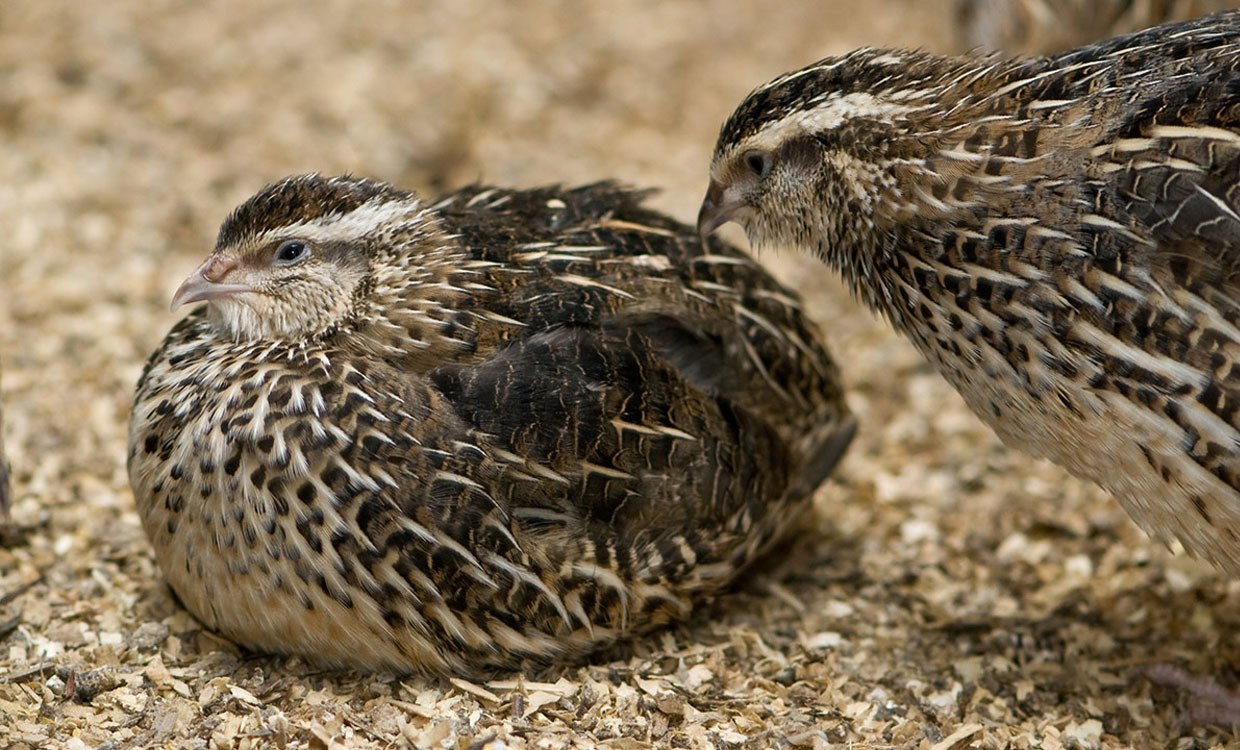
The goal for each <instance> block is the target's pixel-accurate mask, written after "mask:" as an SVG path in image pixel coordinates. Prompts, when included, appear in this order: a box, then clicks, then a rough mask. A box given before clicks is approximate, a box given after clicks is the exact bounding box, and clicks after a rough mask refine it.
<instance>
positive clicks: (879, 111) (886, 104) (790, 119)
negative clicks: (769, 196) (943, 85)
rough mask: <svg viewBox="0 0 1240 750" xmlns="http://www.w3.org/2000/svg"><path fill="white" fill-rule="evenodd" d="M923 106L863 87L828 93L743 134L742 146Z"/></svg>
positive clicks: (770, 143)
mask: <svg viewBox="0 0 1240 750" xmlns="http://www.w3.org/2000/svg"><path fill="white" fill-rule="evenodd" d="M927 106H929V105H919V106H913V105H909V104H901V103H898V102H894V101H891V100H890V99H884V98H879V97H877V96H875V95H873V94H869V93H866V92H863V91H854V92H852V93H849V94H832V95H830V96H828V97H827V98H826V99H825V100H824V101H823V102H822V103H821V104H819V105H817V106H815V107H812V108H810V109H802V110H797V111H795V112H789V113H788V114H787V115H784V116H783V117H781V118H780V119H778V120H773V121H771V122H770V123H768V124H767V125H766V126H764V127H763V128H762V129H761V130H759V131H758V132H757V133H755V134H753V135H752V136H750V137H749V138H746V139H745V140H744V141H743V145H742V148H743V149H744V150H749V149H762V150H766V151H771V150H774V149H776V148H778V147H779V145H780V144H781V143H783V142H784V141H786V140H788V139H789V138H791V137H796V136H798V135H803V134H805V133H812V132H816V131H820V130H831V129H833V128H838V127H839V126H840V125H842V124H844V122H846V121H848V120H853V119H857V118H870V119H875V120H880V121H883V122H895V120H896V119H898V118H899V117H902V116H904V115H907V114H910V113H912V112H916V111H918V110H921V109H924V108H925V107H927Z"/></svg>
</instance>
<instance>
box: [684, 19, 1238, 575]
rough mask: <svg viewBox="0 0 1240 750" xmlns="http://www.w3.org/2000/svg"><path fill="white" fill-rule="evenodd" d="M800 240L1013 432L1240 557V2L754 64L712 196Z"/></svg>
mask: <svg viewBox="0 0 1240 750" xmlns="http://www.w3.org/2000/svg"><path fill="white" fill-rule="evenodd" d="M725 221H736V222H739V223H740V224H741V225H742V226H743V227H744V228H745V230H746V232H747V233H748V236H749V238H750V241H751V242H752V243H754V244H755V245H759V246H761V245H789V246H795V247H799V248H802V249H804V250H806V251H808V252H810V253H814V254H816V255H817V256H818V257H820V258H821V259H823V260H824V261H826V262H827V263H828V264H830V265H831V266H833V267H834V268H835V269H837V270H838V271H839V272H840V273H841V274H842V276H843V277H844V279H845V280H846V282H847V283H848V284H849V285H850V286H851V287H852V289H853V290H854V292H855V293H856V294H857V295H858V296H859V297H860V298H861V299H863V300H864V301H865V302H866V303H867V304H868V305H869V306H870V307H871V308H873V309H874V310H877V311H878V312H879V313H881V314H882V315H883V316H885V317H886V318H887V319H888V320H889V321H890V322H891V323H892V324H893V325H894V326H895V328H896V329H898V330H899V331H900V332H901V333H902V334H904V335H905V336H907V337H908V338H909V339H910V340H911V341H912V342H913V343H914V344H915V345H916V346H917V347H918V349H919V350H920V351H921V352H922V354H924V355H925V356H926V357H927V358H928V359H929V360H930V361H931V362H932V363H933V364H934V365H935V366H936V367H937V369H938V370H939V371H940V372H941V373H942V374H943V375H944V376H946V377H947V379H948V380H949V381H950V382H951V383H952V385H953V386H954V387H955V388H956V389H957V390H958V391H959V392H960V393H961V395H962V396H963V397H964V400H965V401H966V402H967V403H968V405H969V406H970V407H971V408H972V410H973V411H974V412H975V413H977V414H978V415H979V416H980V417H981V419H982V420H984V421H985V422H986V423H987V424H989V425H990V426H991V427H992V428H993V429H994V430H995V431H996V432H997V433H998V434H999V436H1000V437H1001V438H1002V439H1003V440H1004V442H1005V443H1007V444H1008V445H1010V446H1013V447H1015V448H1019V449H1023V450H1025V451H1028V452H1030V453H1032V454H1034V455H1037V456H1043V457H1046V458H1049V459H1051V460H1052V461H1055V462H1056V463H1058V464H1060V465H1062V466H1064V467H1066V468H1067V469H1068V470H1069V471H1071V472H1072V473H1074V474H1076V475H1078V476H1080V477H1084V478H1086V479H1090V480H1093V481H1094V482H1097V483H1098V484H1100V485H1102V486H1103V487H1105V488H1106V489H1108V490H1109V491H1110V492H1111V493H1113V494H1114V495H1115V496H1116V497H1117V498H1118V499H1119V501H1120V502H1121V503H1122V504H1123V505H1124V507H1125V508H1126V509H1127V510H1128V512H1129V513H1130V514H1131V515H1132V517H1133V518H1134V519H1136V521H1137V523H1138V524H1140V525H1141V526H1142V527H1143V528H1144V529H1145V530H1146V531H1148V532H1149V533H1151V534H1152V535H1154V536H1155V537H1157V538H1159V539H1162V540H1170V539H1171V538H1173V537H1174V538H1176V539H1179V540H1180V541H1181V542H1182V543H1183V544H1184V546H1185V547H1186V548H1187V549H1188V550H1190V551H1191V552H1193V553H1195V554H1197V555H1200V556H1204V557H1206V558H1208V559H1210V560H1212V561H1213V562H1215V563H1217V564H1218V565H1221V566H1223V567H1224V568H1226V569H1227V570H1228V571H1230V572H1231V573H1233V574H1234V573H1240V13H1237V12H1231V13H1223V14H1219V15H1215V16H1211V17H1207V18H1204V19H1200V20H1198V21H1193V22H1187V23H1182V24H1173V25H1167V26H1161V27H1156V28H1152V29H1149V30H1146V31H1143V32H1140V33H1137V34H1133V35H1130V36H1125V37H1119V38H1116V39H1113V40H1110V41H1107V42H1103V43H1099V44H1096V45H1092V46H1088V47H1083V48H1080V49H1077V50H1074V51H1072V52H1068V53H1065V54H1062V55H1059V56H1056V57H1049V58H1039V59H1032V60H1002V59H997V58H990V57H939V56H935V55H930V54H926V53H922V52H908V51H896V50H877V49H862V50H858V51H856V52H853V53H851V54H847V55H844V56H842V57H837V58H831V59H826V60H822V61H820V62H817V63H814V64H813V65H810V66H809V67H806V68H804V69H802V70H798V71H796V72H792V73H788V74H786V75H783V76H780V77H779V78H776V79H774V80H773V81H771V82H769V83H767V84H765V85H762V86H760V87H758V88H757V89H755V90H754V91H753V92H752V93H751V94H750V95H749V96H748V98H746V99H745V100H744V102H743V103H741V105H740V106H739V107H738V108H737V109H736V111H735V112H734V113H733V114H732V115H731V116H730V117H729V119H728V120H727V121H726V122H725V124H724V125H723V127H722V130H721V132H720V135H719V140H718V144H717V146H716V148H715V153H714V158H713V163H712V165H711V181H710V188H709V191H708V193H707V195H706V199H705V201H704V203H703V206H702V210H701V214H700V217H699V229H700V230H701V231H703V232H709V231H710V230H712V229H714V228H715V227H716V226H718V225H720V224H721V223H723V222H725Z"/></svg>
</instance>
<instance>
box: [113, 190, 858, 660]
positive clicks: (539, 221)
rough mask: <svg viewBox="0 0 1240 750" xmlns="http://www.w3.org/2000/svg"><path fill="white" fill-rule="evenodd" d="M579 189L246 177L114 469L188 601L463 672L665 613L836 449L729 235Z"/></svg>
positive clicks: (238, 628) (831, 417)
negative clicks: (439, 190)
mask: <svg viewBox="0 0 1240 750" xmlns="http://www.w3.org/2000/svg"><path fill="white" fill-rule="evenodd" d="M642 197H643V194H642V193H639V192H632V191H628V190H624V189H621V188H618V187H616V186H614V185H612V184H608V183H600V184H595V185H590V186H586V187H581V188H577V189H571V190H567V189H560V188H545V189H534V190H505V189H498V188H483V187H474V188H468V189H464V190H461V191H459V192H455V193H452V194H449V195H447V196H444V197H442V198H440V199H439V200H437V201H435V202H427V201H423V200H422V199H420V198H419V197H418V196H416V195H415V194H412V193H409V192H406V191H403V190H399V189H397V188H395V187H392V186H390V185H387V184H384V183H381V182H375V181H370V180H363V179H354V178H349V177H338V178H330V179H329V178H324V177H320V176H316V175H310V176H301V177H292V178H289V179H286V180H284V181H282V182H279V183H276V184H274V185H272V186H269V187H267V188H266V189H264V190H263V191H261V192H260V193H258V194H257V195H256V196H254V197H253V198H251V199H250V200H248V201H246V202H245V203H244V204H243V205H242V206H241V207H239V208H238V209H237V210H236V211H235V212H234V213H233V214H232V215H231V216H230V217H229V218H228V219H227V220H226V221H225V223H224V225H223V227H222V229H221V230H220V234H219V239H218V244H217V246H216V249H215V251H214V252H213V253H211V255H210V256H209V257H208V258H207V259H206V261H205V262H204V263H203V264H202V265H201V267H199V268H198V270H196V271H195V272H194V273H193V274H192V275H191V276H190V277H189V278H188V279H186V281H185V283H183V284H182V285H181V287H180V289H179V290H178V291H177V293H176V296H175V298H174V300H173V305H174V307H175V306H178V305H182V304H187V303H191V302H200V301H205V302H207V303H208V304H207V305H205V306H204V307H201V308H199V309H197V310H195V311H194V312H192V313H191V314H190V315H189V316H187V317H186V318H184V319H183V320H182V321H181V322H180V323H178V324H177V325H176V326H175V327H174V328H173V329H172V331H171V333H170V334H169V335H168V337H167V339H166V340H165V341H164V343H163V345H162V346H160V347H159V349H158V350H157V351H156V352H155V353H154V355H153V356H152V357H151V359H150V361H149V363H148V365H147V367H146V369H145V372H144V373H143V375H142V379H141V381H140V383H139V385H138V390H137V395H136V399H135V403H134V409H133V415H132V421H131V425H130V453H129V472H130V480H131V483H132V485H133V489H134V495H135V498H136V501H137V505H138V509H139V511H140V514H141V517H142V519H143V523H144V524H145V528H146V531H147V533H148V535H149V537H150V540H151V542H152V544H153V546H154V548H155V552H156V556H157V558H158V560H159V563H160V565H161V566H162V568H163V570H164V573H165V575H166V576H167V580H168V582H169V583H170V584H171V586H172V588H173V589H174V590H175V592H176V593H177V594H178V595H179V597H180V599H181V601H182V602H184V604H185V606H186V607H187V608H188V609H189V610H190V611H191V612H192V613H193V614H195V615H196V616H197V617H198V618H199V619H200V620H201V621H202V622H203V623H204V624H206V625H207V626H209V627H211V628H214V629H216V630H218V631H219V632H221V633H222V634H224V635H226V636H227V637H229V638H231V639H233V640H235V641H237V642H238V643H241V644H244V645H245V646H248V647H251V648H253V649H257V650H261V651H268V652H282V653H292V654H301V655H304V656H306V657H309V658H311V659H313V660H315V661H317V662H320V663H325V664H328V665H342V666H351V667H356V668H363V669H390V670H396V671H409V670H417V671H426V672H447V673H453V674H464V675H485V674H490V673H492V672H493V671H496V670H511V669H520V668H526V667H529V668H535V669H536V668H539V667H542V666H545V665H549V664H553V663H558V662H564V661H569V660H576V659H579V658H580V657H581V656H583V655H584V654H586V653H588V652H589V651H590V650H592V649H595V648H598V647H600V646H604V645H607V644H609V643H612V642H614V641H615V640H616V639H619V638H623V637H626V636H630V635H633V634H637V633H640V632H642V631H645V630H648V629H650V628H652V627H655V626H658V625H660V624H663V623H666V622H668V621H670V620H673V619H675V618H679V617H682V616H683V615H685V614H686V612H688V611H689V608H690V606H691V604H692V603H693V602H694V601H695V600H697V599H699V598H701V597H702V596H704V595H708V594H710V593H712V592H714V591H717V590H718V589H719V588H720V587H722V586H723V585H725V584H726V583H728V582H729V581H730V580H732V579H733V578H734V577H735V576H736V575H737V573H738V572H739V571H741V570H742V569H743V568H744V567H745V565H746V564H748V563H749V562H750V561H751V560H753V559H754V557H755V556H756V555H758V554H760V553H761V552H762V551H763V550H765V549H767V548H769V546H770V545H771V544H772V543H773V542H774V541H775V540H777V539H778V538H779V537H780V534H781V533H782V532H783V531H784V529H785V528H786V527H787V526H788V525H789V522H790V521H791V520H792V519H793V518H794V517H795V516H796V515H797V514H798V513H799V512H800V511H801V510H803V509H804V508H805V507H807V498H808V496H809V495H810V494H811V492H812V491H813V490H814V488H815V487H816V486H817V485H818V484H819V483H820V482H821V481H822V480H823V479H824V478H825V477H826V476H827V474H828V473H829V472H830V471H831V469H832V468H833V466H834V465H835V464H836V462H837V460H838V459H839V458H840V456H841V455H842V453H843V452H844V450H845V448H846V447H847V445H848V443H849V441H850V439H851V437H852V434H853V431H854V422H853V419H852V417H851V416H850V414H849V411H848V409H847V407H846V406H845V404H844V401H843V399H842V394H841V390H840V384H839V380H838V375H837V371H836V367H835V365H834V363H833V362H832V360H831V358H830V357H829V356H828V354H827V351H826V349H825V348H824V346H823V344H822V341H821V338H820V336H819V333H818V331H817V330H816V329H815V328H814V327H813V326H812V325H811V324H810V323H809V322H808V321H807V320H806V319H805V318H804V317H803V315H802V313H801V310H800V307H799V303H798V301H797V298H796V296H795V295H794V294H793V293H791V292H789V291H788V290H787V289H785V288H784V287H782V286H780V285H779V284H778V283H777V282H775V281H774V280H773V279H772V278H771V277H770V276H769V275H767V274H766V273H765V272H763V270H762V269H761V268H760V267H759V266H758V265H757V264H756V263H755V262H754V261H753V260H751V259H750V258H749V257H748V256H746V255H745V254H743V253H741V252H739V251H737V250H735V249H733V248H731V247H729V246H727V245H725V244H723V243H720V242H716V241H711V242H703V241H700V240H699V237H698V235H697V233H696V232H694V231H693V230H692V228H690V227H685V226H683V225H681V224H679V223H677V222H675V221H673V220H671V219H668V218H666V217H664V216H662V215H660V214H658V213H655V212H654V211H652V210H649V209H646V208H643V207H642V206H641V205H640V202H641V200H642Z"/></svg>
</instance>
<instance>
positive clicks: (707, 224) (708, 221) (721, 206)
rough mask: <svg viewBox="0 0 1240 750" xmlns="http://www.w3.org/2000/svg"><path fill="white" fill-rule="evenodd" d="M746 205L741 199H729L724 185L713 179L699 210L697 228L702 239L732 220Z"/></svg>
mask: <svg viewBox="0 0 1240 750" xmlns="http://www.w3.org/2000/svg"><path fill="white" fill-rule="evenodd" d="M744 205H745V204H744V203H743V202H741V201H739V200H736V199H732V200H729V199H728V197H727V192H726V190H725V189H724V186H723V185H722V184H721V183H719V182H716V181H715V180H711V181H710V188H709V189H707V191H706V197H705V198H703V199H702V208H701V210H699V211H698V220H697V228H698V234H699V235H700V236H701V237H702V240H703V241H705V239H706V237H707V236H709V235H710V233H711V232H713V231H715V230H716V229H718V228H719V227H721V226H723V225H724V224H727V223H728V222H729V221H732V219H733V218H735V216H736V212H737V211H739V210H740V209H741V208H742V207H743V206H744Z"/></svg>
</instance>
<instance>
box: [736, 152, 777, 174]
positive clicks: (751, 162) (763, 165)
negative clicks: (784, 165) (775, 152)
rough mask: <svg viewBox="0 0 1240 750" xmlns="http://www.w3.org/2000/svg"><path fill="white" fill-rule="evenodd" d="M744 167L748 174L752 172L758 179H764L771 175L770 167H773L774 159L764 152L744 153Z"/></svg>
mask: <svg viewBox="0 0 1240 750" xmlns="http://www.w3.org/2000/svg"><path fill="white" fill-rule="evenodd" d="M743 158H744V159H745V166H746V167H747V168H748V169H749V171H750V172H753V173H754V174H755V175H757V176H758V177H759V178H765V177H766V176H767V175H768V174H770V173H771V167H772V166H774V163H775V162H774V159H772V158H771V155H770V154H768V153H767V152H765V151H746V152H745V156H744V157H743Z"/></svg>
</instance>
